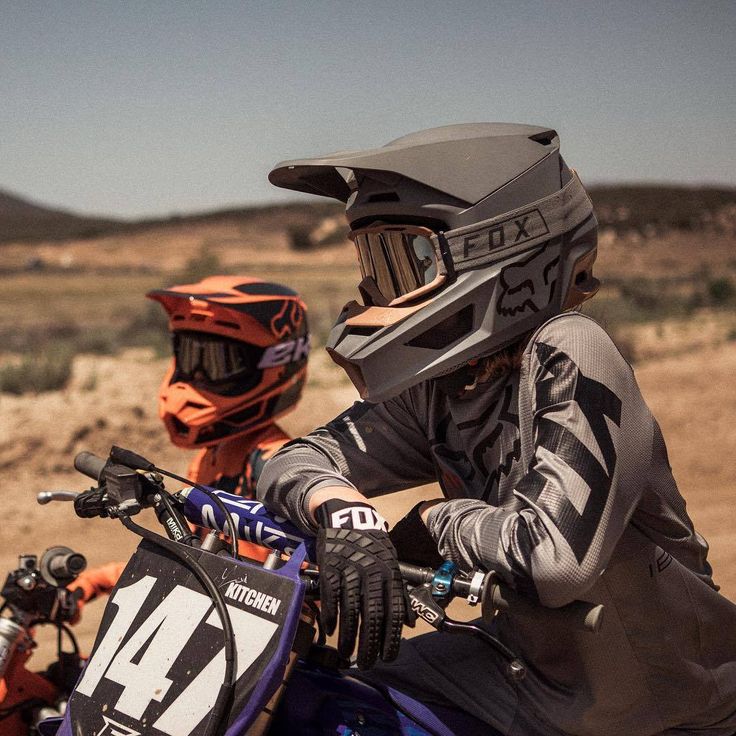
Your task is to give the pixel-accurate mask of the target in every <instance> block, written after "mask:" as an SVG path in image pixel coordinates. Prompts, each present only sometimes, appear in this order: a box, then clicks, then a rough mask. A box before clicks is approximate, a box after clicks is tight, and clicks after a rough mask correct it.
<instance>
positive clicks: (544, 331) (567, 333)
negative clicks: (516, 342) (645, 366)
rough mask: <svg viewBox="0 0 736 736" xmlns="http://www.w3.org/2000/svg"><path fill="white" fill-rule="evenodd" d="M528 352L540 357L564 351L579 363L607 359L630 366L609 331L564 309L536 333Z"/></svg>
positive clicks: (586, 316) (527, 348)
mask: <svg viewBox="0 0 736 736" xmlns="http://www.w3.org/2000/svg"><path fill="white" fill-rule="evenodd" d="M525 352H526V353H527V355H528V356H529V357H531V358H535V357H536V358H537V359H538V360H540V359H542V357H543V356H548V357H550V358H551V357H552V356H553V355H555V354H557V355H558V354H560V353H564V354H565V355H566V356H568V357H569V358H570V359H572V360H573V361H574V362H576V363H580V362H584V363H589V362H591V361H594V362H595V363H600V361H601V360H603V361H610V362H612V363H613V364H616V363H621V364H622V367H623V366H624V365H628V364H627V362H626V360H625V359H624V358H623V357H622V356H621V353H620V351H619V349H618V348H617V347H616V344H615V343H614V341H613V339H612V338H611V336H610V335H609V334H608V333H607V332H606V330H605V329H604V328H603V327H601V325H599V324H598V322H596V321H595V320H594V319H593V318H592V317H589V316H588V315H586V314H581V313H580V312H563V313H562V314H558V315H555V316H554V317H552V318H551V319H549V320H547V321H546V322H545V323H544V324H543V325H541V326H540V327H539V328H538V329H537V330H536V331H535V332H534V334H533V335H532V337H531V339H530V340H529V343H528V344H527V347H526V351H525Z"/></svg>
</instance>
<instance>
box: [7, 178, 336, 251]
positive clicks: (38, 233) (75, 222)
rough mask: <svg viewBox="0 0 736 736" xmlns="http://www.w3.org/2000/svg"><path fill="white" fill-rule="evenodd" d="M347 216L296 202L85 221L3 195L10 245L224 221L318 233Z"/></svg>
mask: <svg viewBox="0 0 736 736" xmlns="http://www.w3.org/2000/svg"><path fill="white" fill-rule="evenodd" d="M342 211H343V209H342V206H341V205H340V204H339V203H336V202H332V201H323V202H304V203H302V202H295V203H286V204H267V205H253V206H249V207H239V208H229V209H222V210H213V211H210V212H197V213H189V214H186V215H179V214H176V215H171V216H170V217H158V218H150V219H143V220H118V219H113V218H99V217H85V216H82V215H76V214H74V213H71V212H66V211H64V210H56V209H51V208H49V207H44V206H42V205H39V204H35V203H33V202H30V201H29V200H27V199H25V198H23V197H19V196H17V195H14V194H10V193H9V192H7V191H3V190H0V244H2V243H9V242H17V241H24V242H39V241H49V240H50V241H64V240H71V239H75V240H78V239H86V238H94V237H99V236H101V235H108V234H112V233H130V232H139V231H142V230H148V229H150V228H154V227H161V226H171V225H175V226H180V225H187V224H189V223H192V224H193V223H208V222H219V221H230V222H231V221H238V222H243V223H246V222H248V223H255V222H257V224H258V226H259V227H262V228H264V229H266V230H271V229H273V230H283V229H285V228H289V227H291V226H298V227H306V228H307V229H311V228H316V227H317V226H318V225H319V224H320V223H321V222H322V220H323V219H324V218H326V217H330V216H333V215H336V214H339V213H341V212H342Z"/></svg>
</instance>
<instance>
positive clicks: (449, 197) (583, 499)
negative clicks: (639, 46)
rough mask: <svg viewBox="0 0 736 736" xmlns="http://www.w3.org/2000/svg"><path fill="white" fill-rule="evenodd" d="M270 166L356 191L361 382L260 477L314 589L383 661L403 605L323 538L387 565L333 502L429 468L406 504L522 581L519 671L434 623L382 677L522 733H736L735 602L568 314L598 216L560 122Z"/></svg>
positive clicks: (457, 130)
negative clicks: (390, 608)
mask: <svg viewBox="0 0 736 736" xmlns="http://www.w3.org/2000/svg"><path fill="white" fill-rule="evenodd" d="M555 177H556V178H555ZM272 180H273V181H274V182H275V183H277V184H280V185H282V186H288V187H291V188H293V189H301V190H303V191H313V192H316V191H318V192H319V193H322V194H328V195H331V196H336V197H338V198H341V199H344V200H346V201H347V204H348V206H347V214H348V219H349V221H350V223H351V227H352V230H353V239H354V240H355V242H356V246H357V248H358V254H359V260H360V264H361V270H362V274H363V277H364V278H363V281H362V282H361V285H360V290H361V293H362V294H363V299H364V304H363V305H357V304H356V303H352V304H350V305H347V307H346V308H345V310H344V311H343V314H342V315H341V317H340V319H339V321H338V323H337V325H336V326H335V328H334V330H333V332H332V334H331V336H330V342H329V345H328V350H330V352H331V354H332V355H333V357H334V358H335V359H336V361H337V362H338V363H340V364H341V365H343V367H345V369H346V370H347V372H348V374H349V375H350V377H351V378H352V379H353V381H354V382H355V384H356V386H357V387H358V388H359V390H360V391H361V393H362V395H363V397H364V400H363V401H361V402H358V403H356V404H355V405H354V406H353V407H351V408H350V409H348V410H347V411H346V412H345V413H343V414H342V415H341V416H339V417H337V418H336V419H335V420H333V421H332V422H330V423H328V424H327V425H326V426H324V427H321V428H319V429H317V430H315V431H314V432H313V433H312V434H310V435H309V436H307V437H305V438H302V439H301V440H298V441H296V442H293V443H291V444H290V445H289V446H287V448H285V449H284V450H282V451H280V452H279V453H278V454H277V455H276V456H275V457H274V458H273V459H272V460H271V461H269V463H268V464H267V465H266V468H265V471H264V473H263V475H262V478H261V481H260V483H259V489H258V491H259V496H260V497H261V498H262V499H263V500H264V501H265V502H266V504H267V505H268V506H269V507H270V508H271V509H272V510H274V511H276V512H278V513H281V514H284V515H286V516H287V517H289V518H290V519H292V520H293V521H294V522H296V523H297V524H299V525H300V526H301V527H302V528H304V529H305V530H309V531H311V532H312V533H317V534H318V539H319V538H320V535H321V538H322V540H323V543H322V548H321V549H322V558H323V559H321V560H320V562H321V563H323V564H324V565H325V569H326V570H329V571H330V573H331V575H330V580H331V582H330V583H329V584H326V585H328V586H329V585H332V586H336V587H335V590H332V589H331V588H329V587H328V588H327V597H328V598H329V596H333V597H334V598H335V599H336V600H339V601H340V605H341V607H342V608H350V609H351V610H353V613H354V615H353V616H352V618H350V617H348V618H347V619H345V621H347V623H345V624H344V622H343V618H341V619H340V621H341V628H342V627H343V625H345V627H346V628H351V627H352V631H351V632H350V633H351V634H352V636H350V635H347V636H346V637H343V636H342V631H341V647H342V648H343V650H345V649H346V648H347V647H348V645H352V644H353V643H354V640H355V635H356V634H355V631H356V629H357V623H356V620H357V615H358V613H357V612H359V613H360V615H361V619H362V622H361V631H360V634H361V635H360V644H359V658H358V661H359V664H361V663H362V664H363V665H364V666H365V665H366V664H368V665H370V664H371V663H372V661H373V660H375V659H376V657H377V654H378V653H381V652H382V653H383V659H384V660H391V659H392V657H393V655H394V651H393V648H392V646H391V642H392V641H393V637H395V634H396V630H397V629H399V630H400V627H401V620H400V618H399V619H398V620H397V618H396V617H395V616H394V617H393V618H392V617H390V616H389V615H388V614H386V612H385V611H383V610H381V605H384V607H385V602H386V601H387V600H390V599H391V596H390V595H389V596H388V597H386V594H385V591H384V595H383V597H381V596H379V597H378V598H377V599H376V601H377V602H376V601H373V600H372V599H371V596H372V595H374V593H373V591H374V590H375V588H376V585H375V584H374V585H371V584H367V585H365V586H362V587H360V589H359V592H358V593H355V592H354V591H355V590H358V588H354V589H352V588H350V587H349V586H350V580H351V579H355V577H356V576H358V577H360V575H364V576H370V574H371V573H370V568H369V566H368V565H366V564H364V563H361V565H362V567H361V565H353V567H352V568H350V565H349V564H347V567H348V568H349V569H348V570H347V572H346V571H345V567H346V565H345V563H344V559H348V560H350V559H354V558H355V557H354V556H353V557H351V556H348V557H347V558H345V553H344V552H340V550H339V549H336V547H335V540H340V539H343V538H347V537H346V535H352V537H351V538H352V539H354V546H353V548H351V549H352V550H353V552H352V554H353V555H354V549H355V548H356V546H357V547H362V548H364V549H365V548H366V546H367V545H369V544H370V545H372V546H371V547H370V549H371V553H369V554H367V555H364V556H368V557H371V554H372V553H373V550H374V549H375V550H377V551H376V552H375V555H374V556H375V557H376V559H379V560H380V563H381V565H383V568H386V569H389V568H390V569H392V568H391V565H392V564H394V563H393V560H394V558H395V551H394V549H393V546H392V544H391V541H390V539H391V537H390V536H388V541H386V537H385V536H384V534H385V533H384V532H383V531H382V530H381V529H380V528H379V526H380V525H377V526H376V527H375V530H373V531H365V530H360V529H356V528H355V526H356V525H355V524H353V525H352V527H350V525H349V524H348V525H347V526H348V528H349V531H348V530H346V529H345V526H346V525H345V524H342V523H341V520H343V519H347V518H349V515H347V514H346V513H345V512H344V509H343V508H342V507H343V506H345V505H347V506H352V507H355V506H359V505H360V504H363V505H368V504H369V502H368V501H367V500H366V499H367V498H370V497H372V496H376V495H381V494H384V493H388V492H391V491H396V490H401V489H405V488H409V487H412V486H416V485H420V484H423V483H427V482H430V481H434V480H437V481H439V484H440V486H441V488H442V491H443V494H444V499H443V500H442V501H441V502H438V503H434V504H424V505H423V506H422V507H421V508H420V509H415V511H414V512H412V514H410V515H409V517H408V518H407V520H405V521H404V522H402V523H401V524H403V525H404V527H405V528H406V527H407V526H409V527H410V528H411V531H412V533H411V534H410V535H409V538H411V539H415V540H417V542H419V540H420V536H421V535H422V534H424V535H427V533H428V535H429V537H431V540H432V543H433V544H434V545H436V547H437V548H438V549H439V552H440V553H441V555H442V557H444V558H447V559H450V560H453V561H455V562H457V563H458V564H459V565H460V566H461V567H463V568H465V569H471V568H480V569H482V570H495V571H497V572H498V573H499V574H500V575H501V576H503V577H504V578H505V579H506V581H507V582H508V583H509V584H510V585H512V586H513V587H515V588H516V589H517V590H518V591H520V592H521V593H523V594H524V595H525V596H527V597H529V598H530V599H531V601H532V605H531V606H524V607H523V610H516V611H515V610H510V611H509V612H508V613H507V614H504V615H502V616H499V617H498V618H497V620H496V630H497V634H498V636H499V638H501V640H502V641H504V643H506V644H507V645H508V646H509V647H510V648H511V649H513V650H514V651H516V652H517V653H519V654H520V656H521V657H522V658H523V659H524V661H525V662H526V664H527V665H528V668H529V674H528V676H527V677H526V678H525V679H524V680H523V681H521V682H520V683H512V682H510V681H509V680H508V679H507V678H506V677H505V676H504V670H503V667H502V665H501V664H500V663H499V662H498V661H497V660H496V657H495V655H494V653H493V652H492V651H491V650H489V649H487V648H485V647H484V646H483V645H480V644H478V642H477V641H475V640H467V639H465V638H463V637H452V638H450V637H447V636H445V635H442V634H430V635H427V636H424V637H418V638H416V639H413V640H405V641H404V642H403V643H402V646H401V651H400V654H399V656H398V658H397V659H395V660H394V661H386V662H384V663H380V664H378V665H377V666H376V667H375V668H374V669H373V670H372V671H371V673H370V676H371V677H372V678H373V679H379V680H380V681H382V682H384V683H387V684H390V685H392V686H395V687H397V688H399V689H403V690H405V691H408V692H409V693H411V694H413V695H414V696H415V697H418V698H420V699H422V700H424V701H425V702H427V703H437V704H440V705H443V706H447V705H452V706H455V707H457V708H459V709H461V710H463V711H465V712H467V713H470V714H472V715H474V716H475V717H476V718H478V719H480V720H481V721H483V722H484V723H487V724H490V725H491V726H493V727H494V728H495V729H497V730H498V731H499V732H500V733H502V734H511V735H513V736H522V735H523V736H534V735H535V734H540V735H541V734H577V735H579V736H614V735H615V736H619V735H621V734H626V735H627V736H654V735H655V734H657V735H665V734H667V735H668V736H675V734H678V735H680V736H684V734H696V733H708V734H711V735H712V736H715V735H717V734H718V735H722V736H726V735H727V734H733V733H734V730H735V729H736V606H734V605H733V604H732V603H730V602H729V601H728V600H726V599H725V598H723V597H722V596H721V595H720V594H719V593H718V592H717V587H716V586H715V585H714V583H713V580H712V578H711V569H710V566H709V564H708V562H707V560H706V556H707V550H708V548H707V544H706V543H705V540H703V538H702V537H700V536H699V535H698V534H697V533H696V532H695V530H694V528H693V524H692V522H691V520H690V518H689V516H688V514H687V512H686V509H685V501H684V499H683V498H682V496H681V495H680V493H679V491H678V489H677V486H676V483H675V480H674V478H673V476H672V472H671V469H670V466H669V463H668V459H667V451H666V448H665V443H664V440H663V438H662V434H661V431H660V429H659V426H658V425H657V422H656V420H655V419H654V417H653V416H652V414H651V412H650V411H649V409H648V408H647V406H646V404H645V402H644V400H643V398H642V396H641V393H640V391H639V388H638V386H637V384H636V380H635V377H634V374H633V371H632V370H631V368H630V366H629V365H628V364H627V363H626V361H625V360H624V359H623V357H622V356H621V355H620V353H619V352H618V350H617V349H616V347H615V345H614V344H613V342H612V341H611V339H610V338H609V337H608V335H607V334H606V333H605V331H604V330H603V329H602V328H601V327H600V326H598V325H597V324H596V323H595V322H594V321H593V320H591V319H590V318H588V317H585V316H583V315H581V314H579V313H577V312H576V311H571V310H574V308H575V307H576V306H577V305H579V304H580V303H581V302H582V301H583V300H584V299H585V298H588V297H590V296H592V295H593V294H594V293H595V291H596V289H597V282H596V280H595V279H594V277H593V275H592V265H593V261H594V258H595V247H596V238H595V231H596V223H595V218H594V215H593V213H592V208H591V206H590V202H589V200H588V198H587V195H585V192H584V190H583V189H582V186H581V185H580V183H579V180H578V179H577V177H576V175H575V174H574V172H571V171H570V170H569V169H568V168H567V167H566V166H565V164H564V161H563V160H562V158H561V157H560V156H559V150H558V139H557V136H556V134H555V133H554V131H549V130H546V129H544V128H533V127H531V126H510V125H499V124H487V125H471V126H448V127H446V128H441V129H435V130H431V131H424V132H422V133H418V134H414V135H413V136H407V137H405V138H403V139H399V141H395V142H393V143H392V144H389V145H388V146H386V147H383V148H380V149H376V150H374V151H367V152H355V153H347V154H346V153H342V154H335V155H333V156H331V157H324V158H322V159H315V160H311V161H310V160H308V161H295V162H287V163H286V164H283V165H281V166H279V167H277V168H276V169H275V170H274V172H272ZM474 187H475V188H474ZM392 193H393V196H392ZM425 228H426V229H425ZM336 504H337V505H336ZM335 509H336V511H335ZM341 509H342V510H341ZM420 512H421V517H420V515H419V514H420ZM356 518H357V517H356ZM361 518H364V517H361ZM420 518H421V520H423V522H424V523H426V526H425V525H424V523H422V522H420ZM335 526H337V527H339V526H342V527H343V528H342V529H339V530H334V529H332V527H335ZM361 535H363V537H365V538H363V537H361ZM406 538H407V535H406V534H404V535H403V539H406ZM387 550H388V552H387ZM389 552H390V553H391V554H389ZM338 554H343V557H344V559H343V560H342V561H340V560H337V559H336V556H337V555H338ZM392 555H394V556H392ZM389 558H390V559H389ZM383 568H382V569H383ZM335 570H337V572H334V571H335ZM365 570H368V571H369V572H365ZM351 575H352V578H351ZM376 579H378V577H375V578H374V580H376ZM382 580H383V581H384V583H383V584H384V585H385V586H387V589H388V588H390V586H391V585H392V584H393V582H392V580H393V578H391V576H390V575H388V576H387V575H385V574H384V576H383V578H382ZM345 591H353V592H352V593H351V594H350V595H346V594H345ZM578 599H582V600H586V601H591V602H594V603H602V604H603V605H604V607H605V615H604V623H603V626H602V628H601V630H600V631H599V632H598V634H595V635H594V634H591V633H589V632H587V631H581V630H580V629H579V628H578V626H577V624H576V622H574V621H572V620H571V619H570V618H569V617H568V616H566V615H564V614H562V613H559V612H557V611H556V610H555V609H556V608H559V607H561V606H564V605H565V604H566V603H569V602H571V601H574V600H578ZM370 604H374V605H370ZM376 611H377V613H376ZM328 615H330V616H332V614H328ZM371 616H377V617H378V624H376V625H374V626H373V627H372V628H371V621H370V617H371ZM366 621H367V622H368V623H366ZM392 627H393V628H392ZM389 629H391V630H389ZM379 630H382V631H383V632H384V633H383V636H384V639H383V640H382V641H381V642H380V644H381V645H380V646H378V647H376V646H373V648H372V649H370V651H369V653H368V654H367V655H365V653H364V655H365V656H364V657H363V659H362V660H361V655H360V652H361V651H363V648H364V646H368V644H367V643H368V642H369V640H370V639H371V635H372V634H371V632H373V633H375V632H376V631H379ZM378 636H379V638H380V635H378Z"/></svg>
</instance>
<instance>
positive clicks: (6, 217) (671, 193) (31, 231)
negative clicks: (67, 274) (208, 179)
mask: <svg viewBox="0 0 736 736" xmlns="http://www.w3.org/2000/svg"><path fill="white" fill-rule="evenodd" d="M589 191H590V194H591V197H592V199H593V202H594V204H595V206H596V213H597V215H598V219H599V221H600V224H601V225H602V226H603V227H609V228H613V229H614V230H616V231H617V232H619V233H622V232H627V231H636V232H639V233H641V234H643V235H653V234H656V233H661V232H664V231H667V230H686V231H687V230H689V231H692V230H703V229H707V230H712V231H716V232H731V233H733V232H736V189H728V188H723V187H721V188H718V187H684V186H665V185H662V186H658V185H637V184H626V185H598V186H592V187H589ZM341 212H342V207H341V205H340V204H339V203H337V202H332V201H325V200H322V201H319V200H316V201H314V202H304V203H301V202H300V203H287V204H271V205H255V206H249V207H242V208H230V209H226V210H214V211H211V212H201V213H190V214H185V215H172V216H170V217H162V218H152V219H146V220H138V221H126V220H119V219H114V218H100V217H85V216H82V215H76V214H74V213H71V212H66V211H64V210H57V209H51V208H49V207H44V206H42V205H39V204H35V203H33V202H30V201H28V200H27V199H24V198H22V197H18V196H16V195H14V194H10V193H8V192H6V191H2V190H0V243H8V242H13V241H27V242H38V241H63V240H70V239H85V238H93V237H98V236H100V235H106V234H110V233H118V232H135V231H141V230H147V229H149V228H153V227H160V226H171V225H176V226H180V225H187V224H188V223H200V222H217V221H233V220H234V221H238V222H243V223H253V224H256V223H257V225H258V226H259V227H263V228H264V229H267V230H271V229H274V230H276V229H278V230H283V229H289V228H290V227H294V226H296V227H300V228H307V229H313V228H317V227H318V226H319V224H320V223H321V222H322V220H323V219H324V218H328V217H332V216H334V215H338V214H340V213H341Z"/></svg>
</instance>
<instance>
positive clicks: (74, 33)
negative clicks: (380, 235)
mask: <svg viewBox="0 0 736 736" xmlns="http://www.w3.org/2000/svg"><path fill="white" fill-rule="evenodd" d="M0 17H1V18H2V22H0V188H3V189H8V190H11V191H15V192H17V193H20V194H22V195H24V196H28V197H30V198H32V199H34V200H36V201H39V202H42V203H48V204H51V205H55V206H61V207H65V208H69V209H73V210H76V211H80V212H88V213H100V214H114V215H121V216H131V217H133V216H141V215H164V214H169V213H173V212H187V211H191V210H203V209H209V208H214V207H223V206H231V205H242V204H246V203H253V202H264V201H269V200H274V199H283V198H287V197H288V198H293V195H292V194H288V193H285V192H280V191H279V190H276V189H274V188H273V187H271V186H270V185H269V184H268V181H267V179H266V176H267V173H268V171H269V170H270V168H271V167H272V166H273V165H274V164H275V163H277V162H278V161H280V160H282V159H285V158H292V157H302V156H308V155H312V154H319V153H326V152H330V151H333V150H338V149H346V148H362V147H368V146H374V145H380V144H382V143H386V142H388V141H389V140H391V139H393V138H395V137H398V136H400V135H403V134H405V133H408V132H411V131H413V130H419V129H422V128H429V127H434V126H436V125H444V124H448V123H454V122H475V121H512V122H528V123H534V124H540V125H548V126H551V127H554V128H556V129H557V130H558V131H559V133H560V135H561V137H562V150H563V154H564V155H565V158H566V160H567V161H568V163H570V165H572V166H574V167H575V168H577V169H578V170H579V171H580V173H581V175H582V177H583V179H584V181H587V182H615V181H667V182H687V183H720V184H727V185H736V153H735V151H736V132H735V128H736V126H735V125H734V123H735V122H736V92H734V89H735V87H736V85H734V77H735V76H736V42H734V38H736V2H733V1H731V0H726V1H720V0H702V1H701V0H692V1H689V2H688V1H685V0H671V1H669V2H663V1H660V0H646V2H629V1H627V0H617V1H616V2H611V1H610V0H609V1H608V2H598V1H597V0H590V1H589V2H578V1H577V0H570V1H569V2H550V1H547V2H525V1H523V0H516V1H515V2H506V1H499V2H490V1H488V2H480V1H479V0H477V1H469V2H449V1H447V2H435V1H434V0H425V1H424V2H414V1H412V0H407V1H405V2H401V1H400V0H394V1H393V2H383V1H376V2H371V1H370V0H365V1H364V2H357V1H356V0H352V1H350V2H332V1H328V0H324V1H322V0H311V1H310V2H307V1H304V2H285V1H279V0H272V1H271V2H258V3H256V2H245V1H241V2H230V1H221V2H217V1H215V0H210V1H209V2H191V3H181V2H163V1H159V2H157V1H156V0H150V1H149V2H138V1H135V0H129V1H126V2H105V1H104V0H100V1H99V2H81V1H80V2H75V1H73V0H66V1H65V2H27V1H26V0H18V1H17V2H16V1H13V2H9V1H7V0H0Z"/></svg>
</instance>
